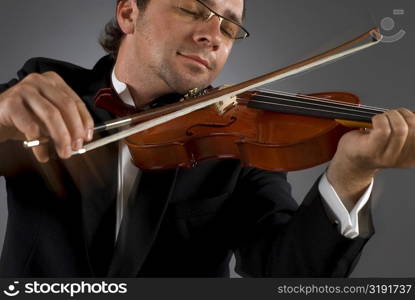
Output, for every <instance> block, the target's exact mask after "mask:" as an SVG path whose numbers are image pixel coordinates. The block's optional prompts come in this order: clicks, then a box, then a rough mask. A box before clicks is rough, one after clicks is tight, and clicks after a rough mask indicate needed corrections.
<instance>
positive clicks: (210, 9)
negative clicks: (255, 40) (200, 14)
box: [194, 0, 251, 41]
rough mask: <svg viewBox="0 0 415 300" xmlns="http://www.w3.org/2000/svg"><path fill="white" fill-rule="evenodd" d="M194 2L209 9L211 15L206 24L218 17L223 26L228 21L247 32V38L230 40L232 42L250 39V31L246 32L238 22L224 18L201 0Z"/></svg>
mask: <svg viewBox="0 0 415 300" xmlns="http://www.w3.org/2000/svg"><path fill="white" fill-rule="evenodd" d="M194 1H196V2H198V3H199V4H201V5H202V6H204V7H205V8H207V9H208V10H209V11H210V14H209V16H208V17H207V19H204V21H205V22H208V21H209V20H210V19H212V17H213V16H216V17H218V18H219V20H220V24H222V21H223V20H226V21H228V22H231V23H233V24H235V25H237V26H238V27H239V28H241V29H242V31H243V32H245V36H243V37H239V38H230V39H231V40H233V41H236V40H244V39H246V38H248V37H249V36H250V35H251V34H250V33H249V32H248V30H246V28H245V27H243V26H242V24H240V23H238V22H236V21H234V20H232V19H229V18H227V17H224V16H222V15H220V14H218V13H217V12H216V11H214V10H213V9H212V8H210V7H209V6H208V5H206V4H205V3H203V2H202V1H201V0H194Z"/></svg>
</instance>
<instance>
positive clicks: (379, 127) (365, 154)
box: [327, 108, 415, 202]
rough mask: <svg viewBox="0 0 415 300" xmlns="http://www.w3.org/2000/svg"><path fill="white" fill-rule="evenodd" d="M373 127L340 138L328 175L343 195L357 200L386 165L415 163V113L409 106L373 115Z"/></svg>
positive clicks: (402, 165)
mask: <svg viewBox="0 0 415 300" xmlns="http://www.w3.org/2000/svg"><path fill="white" fill-rule="evenodd" d="M372 124H373V129H370V130H366V131H359V130H354V131H351V132H348V133H347V134H345V135H344V136H343V137H342V138H341V139H340V141H339V144H338V148H337V152H336V154H335V155H334V157H333V160H332V161H331V163H330V166H329V168H328V170H327V178H328V180H329V182H330V183H331V184H332V186H333V187H334V189H335V190H336V192H337V193H338V195H339V197H340V198H341V199H346V200H349V201H353V202H356V201H357V200H358V199H359V198H360V196H361V194H362V193H363V192H364V191H365V189H366V188H367V186H368V185H369V184H370V182H371V180H372V178H373V176H374V174H375V173H376V172H377V171H378V170H379V169H384V168H411V167H415V114H414V113H412V112H411V111H409V110H408V109H405V108H400V109H396V110H389V111H387V112H385V113H383V114H381V115H376V116H375V117H373V118H372Z"/></svg>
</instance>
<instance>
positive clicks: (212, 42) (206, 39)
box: [193, 15, 223, 51]
mask: <svg viewBox="0 0 415 300" xmlns="http://www.w3.org/2000/svg"><path fill="white" fill-rule="evenodd" d="M221 24H222V19H221V18H220V17H219V16H215V15H213V16H211V17H210V18H209V20H207V21H205V22H201V23H200V24H198V25H197V28H196V30H195V32H194V34H193V39H194V41H195V42H196V43H197V44H200V45H203V46H205V47H211V48H212V49H213V50H215V51H216V50H218V49H219V47H220V45H221V43H223V35H222V32H221V30H220V26H221Z"/></svg>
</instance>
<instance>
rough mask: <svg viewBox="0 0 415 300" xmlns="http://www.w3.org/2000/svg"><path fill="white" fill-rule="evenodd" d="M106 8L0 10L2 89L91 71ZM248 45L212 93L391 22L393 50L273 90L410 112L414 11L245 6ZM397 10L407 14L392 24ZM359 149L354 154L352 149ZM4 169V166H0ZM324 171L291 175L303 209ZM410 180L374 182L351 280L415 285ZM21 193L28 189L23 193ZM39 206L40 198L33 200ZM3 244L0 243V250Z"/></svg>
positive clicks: (314, 1)
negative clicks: (367, 230) (35, 69)
mask: <svg viewBox="0 0 415 300" xmlns="http://www.w3.org/2000/svg"><path fill="white" fill-rule="evenodd" d="M114 2H115V1H109V0H88V1H85V0H84V1H82V0H72V1H56V0H37V1H23V0H1V1H0V37H1V38H0V54H1V55H0V82H6V81H8V80H9V79H11V78H12V77H14V76H15V73H16V71H17V70H18V69H19V68H20V67H21V66H22V64H23V63H24V62H25V61H26V60H27V59H28V58H30V57H34V56H46V57H52V58H56V59H62V60H67V61H71V62H73V63H76V64H80V65H82V66H85V67H92V66H93V65H94V63H95V62H96V61H97V60H98V59H99V58H100V57H101V56H102V55H103V54H104V52H103V51H102V50H101V49H100V48H99V46H98V44H97V36H98V34H99V32H100V30H101V28H102V27H103V25H104V24H105V22H106V21H107V20H108V19H109V18H110V17H111V16H112V15H113V11H114ZM247 2H248V3H247V7H248V14H247V22H246V26H247V28H248V29H249V30H250V31H251V33H252V37H251V38H250V39H249V40H247V41H244V42H242V43H239V44H237V45H236V46H235V48H234V52H233V54H232V56H231V58H230V60H229V63H228V65H227V67H226V68H225V70H224V72H223V73H222V75H221V76H220V77H219V79H218V80H217V82H216V83H217V84H222V83H235V82H239V81H242V80H245V79H249V78H251V77H253V76H256V75H260V74H263V73H265V72H269V71H272V70H274V69H276V68H279V67H282V66H285V65H288V64H291V63H294V62H296V61H298V60H300V59H304V58H306V57H308V56H310V55H314V54H317V53H319V52H320V51H322V50H325V49H327V48H329V47H332V46H335V45H336V44H337V43H340V42H342V41H346V40H348V39H350V38H352V37H354V36H355V35H357V34H359V33H361V32H364V31H366V30H368V29H369V28H371V27H374V26H379V25H380V21H381V20H382V19H383V18H384V17H392V18H393V19H394V20H395V22H396V26H395V28H394V29H393V30H391V31H390V32H384V33H385V34H386V35H392V34H395V33H396V32H398V31H399V29H404V30H405V31H406V32H407V34H406V36H405V37H404V38H403V39H402V40H400V41H399V42H396V43H392V44H382V45H380V46H378V47H375V48H371V49H369V50H366V51H365V52H363V53H360V54H357V55H354V56H352V57H349V58H346V59H343V60H342V61H340V62H336V63H332V64H330V65H328V66H324V67H320V68H319V69H317V70H314V71H310V72H307V73H306V74H303V75H300V76H296V77H294V78H290V79H286V80H284V81H281V82H278V83H274V84H273V85H271V86H270V88H273V89H278V90H283V91H294V92H303V93H311V92H321V91H348V92H353V93H356V94H357V95H359V96H360V98H361V99H362V101H363V102H364V103H365V104H367V105H373V106H379V107H400V106H405V107H408V108H410V109H411V110H413V111H415V104H414V100H415V99H414V94H415V93H414V89H415V88H414V84H413V82H414V75H415V68H414V66H415V63H414V58H413V55H414V50H415V36H414V32H415V16H414V14H415V11H414V9H415V3H414V1H410V0H395V1H391V0H389V1H387V0H382V1H380V0H364V1H363V0H362V1H356V0H353V1H350V0H349V1H345V0H279V1H271V0H267V1H266V0H255V1H254V0H247ZM393 9H405V14H404V15H401V16H394V15H393ZM356 146H358V145H356ZM3 159H10V158H3V157H1V158H0V163H1V160H3ZM324 168H325V166H319V167H316V168H312V169H308V170H304V171H300V172H293V173H291V174H290V176H289V180H290V182H291V183H292V185H293V193H294V196H295V198H296V199H298V201H299V202H300V201H301V200H302V199H303V197H304V195H305V194H306V192H307V191H308V189H309V188H310V186H311V185H312V183H313V182H314V180H315V179H316V178H317V176H318V175H319V174H320V173H321V172H322V171H323V170H324ZM414 175H415V172H414V170H385V171H383V172H382V173H380V174H379V175H378V176H377V177H376V180H375V188H374V197H373V198H374V205H373V216H374V223H375V228H376V234H375V236H374V237H373V238H372V239H371V240H370V241H369V243H368V244H367V246H366V248H365V250H364V252H363V254H362V257H361V260H360V262H359V264H358V265H357V267H356V269H355V271H354V272H353V273H352V276H353V277H415V259H414V254H415V237H414V235H413V229H414V228H415V218H414V212H415V201H414V196H413V195H412V193H413V190H412V188H413V186H412V185H411V183H412V184H413V178H414ZM22 188H24V187H22ZM33 201H36V195H33ZM6 207H7V206H6V192H5V188H4V180H3V178H0V229H1V230H0V241H2V240H3V236H4V230H5V227H6V223H7V212H6V211H7V209H6ZM1 246H2V242H0V247H1Z"/></svg>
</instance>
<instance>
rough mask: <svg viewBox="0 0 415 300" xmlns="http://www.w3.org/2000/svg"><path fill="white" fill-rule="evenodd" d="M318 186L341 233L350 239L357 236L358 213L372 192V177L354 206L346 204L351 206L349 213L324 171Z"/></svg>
mask: <svg viewBox="0 0 415 300" xmlns="http://www.w3.org/2000/svg"><path fill="white" fill-rule="evenodd" d="M318 188H319V191H320V194H321V196H322V197H323V199H324V201H325V204H326V206H327V208H328V209H329V211H330V213H331V216H332V217H333V218H334V222H335V223H337V224H339V226H340V232H341V234H342V235H344V236H345V237H347V238H350V239H353V238H355V237H357V236H359V218H358V214H359V212H360V210H361V209H362V208H363V207H364V206H365V204H366V203H367V202H368V200H369V197H370V193H371V192H372V188H373V178H372V182H371V183H370V185H369V187H368V188H367V189H366V191H365V192H364V193H363V195H362V196H361V197H360V199H359V200H358V201H357V202H356V204H355V205H354V206H353V204H352V205H348V206H349V207H353V208H352V209H351V211H350V213H349V211H348V210H347V208H346V207H345V205H344V203H343V202H342V200H341V199H340V198H339V196H338V195H337V193H336V191H335V190H334V188H333V187H332V185H331V184H330V183H329V181H328V179H327V176H326V173H324V174H323V176H322V177H321V179H320V182H319V185H318Z"/></svg>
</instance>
